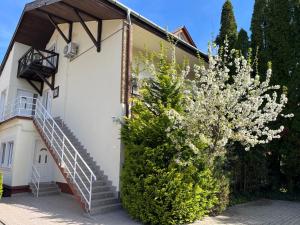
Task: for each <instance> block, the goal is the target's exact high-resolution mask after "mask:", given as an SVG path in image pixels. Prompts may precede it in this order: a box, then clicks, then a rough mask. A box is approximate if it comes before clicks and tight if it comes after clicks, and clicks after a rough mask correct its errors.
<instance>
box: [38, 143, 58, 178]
mask: <svg viewBox="0 0 300 225" xmlns="http://www.w3.org/2000/svg"><path fill="white" fill-rule="evenodd" d="M34 165H35V167H36V169H37V171H38V172H39V174H40V182H52V181H53V170H54V167H53V165H54V164H53V160H52V158H51V155H50V153H49V151H48V149H47V148H45V147H44V146H43V144H42V143H41V141H40V140H37V141H36V145H35V159H34Z"/></svg>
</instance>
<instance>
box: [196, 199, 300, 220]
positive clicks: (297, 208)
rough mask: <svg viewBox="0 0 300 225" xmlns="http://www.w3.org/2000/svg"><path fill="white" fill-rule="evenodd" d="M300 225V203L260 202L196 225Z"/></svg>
mask: <svg viewBox="0 0 300 225" xmlns="http://www.w3.org/2000/svg"><path fill="white" fill-rule="evenodd" d="M214 224H215V225H219V224H221V225H225V224H226V225H300V202H288V201H272V200H259V201H254V202H250V203H246V204H241V205H237V206H234V207H231V208H230V209H228V210H227V211H226V212H224V213H223V214H222V215H219V216H217V217H207V218H205V219H204V220H203V221H201V222H198V223H195V224H194V225H214Z"/></svg>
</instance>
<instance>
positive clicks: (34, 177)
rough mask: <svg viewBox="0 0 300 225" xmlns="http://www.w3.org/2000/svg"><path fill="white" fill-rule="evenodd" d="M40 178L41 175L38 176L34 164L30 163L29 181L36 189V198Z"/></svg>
mask: <svg viewBox="0 0 300 225" xmlns="http://www.w3.org/2000/svg"><path fill="white" fill-rule="evenodd" d="M40 178H41V176H40V174H39V172H38V170H37V168H36V167H35V166H34V165H32V178H31V181H32V184H33V186H34V187H35V189H36V197H37V198H38V197H39V191H40Z"/></svg>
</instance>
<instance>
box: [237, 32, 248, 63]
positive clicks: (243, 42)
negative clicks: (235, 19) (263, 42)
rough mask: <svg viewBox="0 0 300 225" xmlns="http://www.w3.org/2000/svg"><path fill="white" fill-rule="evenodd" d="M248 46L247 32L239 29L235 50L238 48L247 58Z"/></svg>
mask: <svg viewBox="0 0 300 225" xmlns="http://www.w3.org/2000/svg"><path fill="white" fill-rule="evenodd" d="M249 47H250V43H249V37H248V33H247V31H245V30H244V29H241V30H240V32H239V34H238V39H237V42H236V47H235V48H236V49H237V50H240V51H241V53H242V55H243V56H244V57H245V58H247V57H248V51H249Z"/></svg>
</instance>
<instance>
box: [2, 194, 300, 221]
mask: <svg viewBox="0 0 300 225" xmlns="http://www.w3.org/2000/svg"><path fill="white" fill-rule="evenodd" d="M1 221H2V222H3V223H4V224H5V225H54V224H59V225H141V224H140V223H137V222H135V221H133V220H131V219H130V217H129V216H128V215H127V214H126V213H125V212H124V211H123V210H118V211H115V212H113V213H108V214H104V215H100V216H96V217H92V218H90V217H87V216H86V215H84V214H83V212H82V210H81V209H80V207H79V206H78V204H77V202H75V200H74V199H73V198H72V197H70V196H67V195H58V196H46V197H40V198H33V197H32V196H31V195H22V196H16V197H13V198H3V199H2V200H1V201H0V224H1ZM220 224H221V225H300V202H286V201H271V200H260V201H255V202H251V203H246V204H242V205H238V206H235V207H232V208H230V209H228V210H227V211H226V212H224V213H223V214H222V215H220V216H217V217H207V218H205V219H204V220H203V221H199V222H196V223H194V224H193V225H220ZM161 225H163V224H161Z"/></svg>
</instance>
